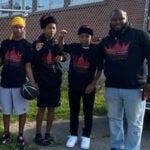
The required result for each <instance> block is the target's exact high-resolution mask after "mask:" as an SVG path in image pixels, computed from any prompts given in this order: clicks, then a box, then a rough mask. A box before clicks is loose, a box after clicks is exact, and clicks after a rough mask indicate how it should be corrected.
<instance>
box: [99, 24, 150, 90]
mask: <svg viewBox="0 0 150 150" xmlns="http://www.w3.org/2000/svg"><path fill="white" fill-rule="evenodd" d="M99 49H100V51H99V52H101V53H100V55H101V56H102V55H103V58H104V60H105V64H104V74H105V76H106V87H114V88H125V89H136V88H141V86H142V85H143V84H144V83H145V82H146V78H147V77H146V65H145V59H147V60H148V62H149V60H150V36H149V35H148V34H147V33H146V32H144V31H142V30H139V29H135V28H132V27H130V26H126V28H124V30H122V32H120V33H118V32H115V31H113V30H110V34H109V36H107V37H106V38H104V39H103V40H102V42H101V43H100V48H99Z"/></svg>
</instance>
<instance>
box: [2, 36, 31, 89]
mask: <svg viewBox="0 0 150 150" xmlns="http://www.w3.org/2000/svg"><path fill="white" fill-rule="evenodd" d="M0 57H1V58H2V60H3V68H2V72H1V85H2V87H5V88H13V87H20V86H21V85H22V84H23V83H24V82H25V81H26V72H25V64H26V63H28V62H30V61H31V57H32V45H31V44H30V43H29V42H27V41H26V40H25V39H22V40H19V41H15V40H9V39H7V40H4V41H3V42H2V45H1V48H0Z"/></svg>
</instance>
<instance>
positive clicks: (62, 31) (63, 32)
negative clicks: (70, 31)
mask: <svg viewBox="0 0 150 150" xmlns="http://www.w3.org/2000/svg"><path fill="white" fill-rule="evenodd" d="M66 34H67V30H65V29H62V30H61V31H60V37H65V36H66Z"/></svg>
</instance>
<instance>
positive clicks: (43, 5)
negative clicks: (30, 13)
mask: <svg viewBox="0 0 150 150" xmlns="http://www.w3.org/2000/svg"><path fill="white" fill-rule="evenodd" d="M63 6H64V0H57V1H56V0H38V6H37V10H38V11H39V10H46V9H55V8H62V7H63Z"/></svg>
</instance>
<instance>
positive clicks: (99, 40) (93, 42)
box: [91, 37, 101, 45]
mask: <svg viewBox="0 0 150 150" xmlns="http://www.w3.org/2000/svg"><path fill="white" fill-rule="evenodd" d="M100 42H101V38H99V37H93V38H92V40H91V43H92V44H95V45H97V44H99V43H100Z"/></svg>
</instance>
